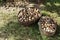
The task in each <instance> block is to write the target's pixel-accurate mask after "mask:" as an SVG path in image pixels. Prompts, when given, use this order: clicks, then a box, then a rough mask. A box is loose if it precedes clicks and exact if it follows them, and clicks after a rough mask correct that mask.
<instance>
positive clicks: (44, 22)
mask: <svg viewBox="0 0 60 40" xmlns="http://www.w3.org/2000/svg"><path fill="white" fill-rule="evenodd" d="M38 25H39V26H41V27H39V30H40V31H41V32H42V33H43V34H45V35H47V36H53V35H54V34H55V32H56V27H57V24H56V23H55V22H54V20H53V19H51V18H50V17H48V16H42V17H41V18H40V20H39V22H38Z"/></svg>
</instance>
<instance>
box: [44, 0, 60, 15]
mask: <svg viewBox="0 0 60 40" xmlns="http://www.w3.org/2000/svg"><path fill="white" fill-rule="evenodd" d="M47 3H50V4H49V5H47ZM55 3H59V4H60V0H46V1H45V2H44V5H45V10H47V11H49V12H52V13H53V12H56V13H57V14H59V15H60V11H59V10H60V5H59V6H56V5H55Z"/></svg>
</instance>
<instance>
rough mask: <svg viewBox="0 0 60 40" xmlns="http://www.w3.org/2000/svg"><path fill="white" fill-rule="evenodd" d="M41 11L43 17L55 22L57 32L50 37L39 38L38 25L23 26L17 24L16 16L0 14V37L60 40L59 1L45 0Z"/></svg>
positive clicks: (28, 39) (14, 39)
mask: <svg viewBox="0 0 60 40" xmlns="http://www.w3.org/2000/svg"><path fill="white" fill-rule="evenodd" d="M43 5H44V8H43V7H42V8H43V9H42V10H41V13H42V14H43V15H47V16H50V17H51V18H54V20H56V21H57V24H58V26H57V31H56V34H55V35H54V36H52V37H45V36H41V34H40V32H39V27H38V24H37V23H35V24H33V25H30V26H23V25H21V24H20V23H19V22H18V18H17V16H16V15H17V14H16V12H14V13H8V14H7V13H2V12H0V37H2V38H3V37H4V38H7V39H8V40H60V31H59V30H60V0H46V2H45V3H44V4H43Z"/></svg>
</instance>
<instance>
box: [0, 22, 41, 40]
mask: <svg viewBox="0 0 60 40" xmlns="http://www.w3.org/2000/svg"><path fill="white" fill-rule="evenodd" d="M0 30H1V31H2V32H3V33H5V34H6V35H7V37H9V36H10V35H14V37H15V39H16V40H28V39H32V40H39V39H41V36H40V33H39V28H38V25H37V24H36V23H35V24H33V25H31V26H23V25H20V24H19V22H13V21H11V22H9V23H8V24H7V25H5V27H3V28H1V29H0Z"/></svg>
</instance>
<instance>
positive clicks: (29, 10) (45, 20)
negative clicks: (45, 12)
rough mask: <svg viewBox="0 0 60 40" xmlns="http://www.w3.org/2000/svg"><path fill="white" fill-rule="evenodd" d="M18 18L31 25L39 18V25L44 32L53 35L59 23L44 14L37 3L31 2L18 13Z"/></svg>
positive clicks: (22, 22)
mask: <svg viewBox="0 0 60 40" xmlns="http://www.w3.org/2000/svg"><path fill="white" fill-rule="evenodd" d="M18 20H19V22H20V23H21V24H23V25H26V26H27V25H31V24H33V23H35V22H36V21H38V20H39V22H38V25H39V29H40V31H41V32H42V34H44V35H46V36H53V35H54V34H55V32H56V27H57V24H56V23H55V22H54V20H53V19H52V18H50V17H48V16H42V14H41V13H40V9H39V8H38V7H37V5H32V4H29V5H27V6H26V7H25V8H22V9H21V10H20V11H19V13H18Z"/></svg>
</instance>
